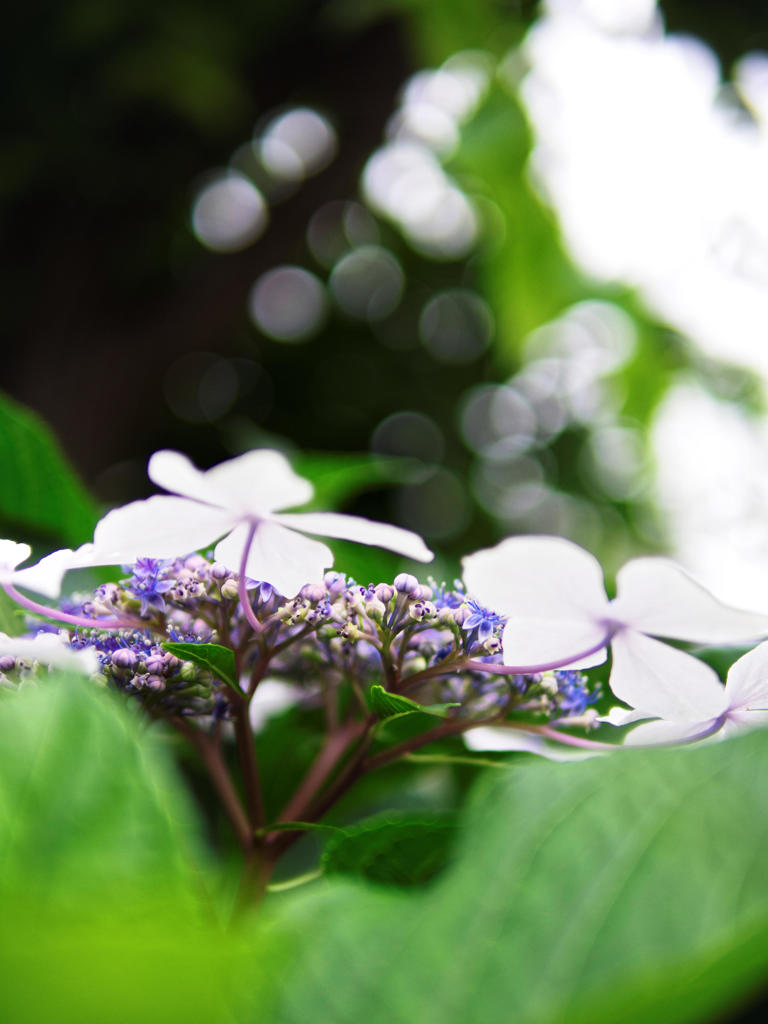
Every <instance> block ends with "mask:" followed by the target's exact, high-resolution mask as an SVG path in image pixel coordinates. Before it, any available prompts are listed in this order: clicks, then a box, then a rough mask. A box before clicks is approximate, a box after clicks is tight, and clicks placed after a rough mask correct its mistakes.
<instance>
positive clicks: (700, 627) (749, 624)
mask: <svg viewBox="0 0 768 1024" xmlns="http://www.w3.org/2000/svg"><path fill="white" fill-rule="evenodd" d="M616 583H617V589H618V597H617V598H616V600H615V601H614V602H613V607H612V611H613V614H614V615H615V617H616V618H617V619H618V620H619V621H620V622H624V623H626V624H627V625H629V626H632V628H633V629H638V630H640V631H641V632H643V633H650V634H652V635H653V636H667V637H674V638H675V639H677V640H690V641H692V642H694V643H703V644H720V643H723V644H728V643H740V642H742V641H747V640H754V639H755V638H757V637H760V636H765V635H766V634H767V633H768V616H766V615H760V614H758V613H757V612H749V611H743V610H741V609H739V608H731V607H729V606H728V605H725V604H722V602H720V601H718V599H717V598H716V597H714V596H713V595H712V594H710V593H709V591H708V590H705V589H704V587H702V586H700V585H699V584H698V583H696V582H695V580H692V579H691V577H690V576H688V575H687V573H685V572H684V571H683V570H682V569H681V568H680V566H679V565H677V564H676V563H675V562H672V561H670V560H669V559H667V558H635V559H633V560H632V561H631V562H627V564H626V565H625V566H624V567H623V568H622V569H620V570H619V573H618V575H617V577H616Z"/></svg>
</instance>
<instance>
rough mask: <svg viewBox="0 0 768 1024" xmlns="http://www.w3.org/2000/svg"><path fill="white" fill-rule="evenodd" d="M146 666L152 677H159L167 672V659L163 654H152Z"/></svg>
mask: <svg viewBox="0 0 768 1024" xmlns="http://www.w3.org/2000/svg"><path fill="white" fill-rule="evenodd" d="M145 664H146V666H147V672H149V673H150V674H151V675H155V676H159V675H162V674H163V673H164V672H165V658H164V657H163V655H162V654H151V655H150V656H149V657H148V658H147V660H146V662H145Z"/></svg>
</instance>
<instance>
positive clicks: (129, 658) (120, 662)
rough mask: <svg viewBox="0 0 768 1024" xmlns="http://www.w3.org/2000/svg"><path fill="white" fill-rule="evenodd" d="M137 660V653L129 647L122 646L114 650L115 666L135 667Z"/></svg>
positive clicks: (112, 659) (113, 661)
mask: <svg viewBox="0 0 768 1024" xmlns="http://www.w3.org/2000/svg"><path fill="white" fill-rule="evenodd" d="M136 660H137V659H136V655H135V654H134V653H133V651H129V650H128V648H127V647H120V648H118V650H116V651H113V652H112V658H111V661H112V664H113V665H114V666H115V668H134V666H135V665H136Z"/></svg>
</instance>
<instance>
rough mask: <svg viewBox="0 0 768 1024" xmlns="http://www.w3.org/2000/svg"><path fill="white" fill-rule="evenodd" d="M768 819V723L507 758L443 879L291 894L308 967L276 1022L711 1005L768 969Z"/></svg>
mask: <svg viewBox="0 0 768 1024" xmlns="http://www.w3.org/2000/svg"><path fill="white" fill-rule="evenodd" d="M767 821H768V743H766V734H765V733H764V732H754V733H751V734H750V735H747V736H743V737H740V738H738V739H735V740H732V741H731V742H728V743H722V744H711V745H703V746H701V747H699V748H697V749H693V750H690V749H681V750H674V751H668V750H657V751H642V752H641V751H633V752H623V753H622V754H620V755H617V756H612V757H611V758H604V759H596V760H594V761H588V762H583V763H579V764H567V765H559V764H551V763H540V762H536V763H528V764H525V765H521V766H520V767H519V768H518V769H517V770H516V771H514V772H510V773H508V774H507V773H499V772H493V773H492V776H491V777H490V778H487V779H486V780H485V783H484V786H483V787H482V788H481V791H480V793H479V794H478V797H477V799H476V801H475V804H474V807H473V810H472V813H471V814H470V815H469V817H468V819H467V821H466V828H465V830H464V835H463V842H462V844H461V848H460V856H459V859H458V862H457V864H456V865H455V866H454V867H453V868H451V869H449V871H447V872H446V873H445V874H444V875H443V876H442V877H441V878H440V879H439V880H438V881H437V882H436V883H435V884H434V885H433V886H432V887H430V889H429V890H427V891H425V892H424V893H422V894H419V895H418V896H415V895H414V896H413V897H411V898H409V900H408V901H405V900H404V899H403V897H402V895H401V894H394V893H385V892H382V891H381V890H380V889H377V890H374V889H370V890H369V891H368V892H367V893H366V892H365V890H361V888H360V886H359V884H358V885H357V886H355V887H349V886H346V885H344V884H341V883H340V882H335V883H328V882H326V883H325V884H324V885H323V886H322V887H317V888H315V890H314V891H309V892H304V893H303V894H298V893H297V894H294V895H293V896H292V897H291V899H290V901H289V902H286V903H284V904H282V906H281V907H280V911H281V914H280V918H279V919H280V921H281V922H282V923H283V924H285V925H286V926H288V927H292V928H293V941H294V942H295V943H296V945H297V949H296V951H295V956H296V970H295V973H294V974H292V975H290V976H288V977H283V978H282V981H281V987H282V993H283V995H282V1000H281V1004H280V1008H279V1011H278V1010H276V1011H275V1014H274V1018H273V1019H274V1020H275V1021H276V1022H281V1024H287V1022H299V1021H302V1022H303V1021H305V1020H309V1019H314V1020H333V1021H334V1024H347V1022H349V1024H352V1022H358V1021H359V1020H360V1019H365V1020H366V1021H367V1022H368V1024H379V1022H382V1024H385V1022H386V1024H398V1022H403V1024H406V1022H407V1024H411V1022H412V1021H415V1020H418V1021H419V1024H467V1022H469V1021H488V1022H491V1021H508V1020H514V1021H515V1022H516V1024H528V1022H531V1024H532V1022H534V1021H535V1022H536V1024H562V1022H564V1021H567V1022H568V1024H602V1022H605V1024H608V1022H614V1021H617V1020H620V1021H622V1022H626V1024H640V1022H648V1024H650V1022H652V1021H654V1022H655V1021H658V1020H659V1019H663V1020H664V1021H665V1022H666V1024H674V1022H676V1021H689V1020H709V1019H712V1017H713V1015H714V1014H715V1013H716V1012H721V1011H722V1010H723V1008H724V1007H726V1006H728V1005H730V1004H732V1003H733V1002H734V1001H735V1000H736V999H739V998H743V997H744V994H745V993H746V992H749V991H750V990H751V989H753V988H754V987H755V986H757V985H758V984H759V983H760V981H761V980H762V979H763V978H764V976H765V970H766V967H768V873H766V872H765V870H764V864H765V858H766V856H768V826H766V822H767ZM320 929H321V930H322V936H323V938H322V942H316V941H313V939H312V938H311V936H313V935H316V934H317V933H318V931H319V930H320ZM305 937H309V938H305ZM457 950H461V956H457V955H456V951H457ZM446 963H450V965H451V969H450V970H446ZM383 978H386V979H387V981H386V998H385V999H383V998H382V979H383ZM425 978H439V979H440V982H439V984H435V985H428V986H427V985H425V984H424V979H425Z"/></svg>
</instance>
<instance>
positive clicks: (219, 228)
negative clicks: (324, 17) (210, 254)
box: [192, 171, 267, 252]
mask: <svg viewBox="0 0 768 1024" xmlns="http://www.w3.org/2000/svg"><path fill="white" fill-rule="evenodd" d="M266 226H267V204H266V203H265V201H264V198H263V196H262V194H261V192H259V190H258V189H257V188H256V186H255V185H254V184H253V183H252V182H250V181H248V179H247V178H245V177H244V176H243V175H242V174H237V173H235V172H232V171H228V172H227V173H226V174H224V175H221V176H220V177H218V178H217V179H215V180H214V181H212V182H210V184H208V185H206V186H205V188H203V189H202V190H201V191H200V192H199V193H198V195H197V198H196V199H195V202H194V205H193V207H192V230H193V231H194V233H195V235H196V237H197V239H198V240H199V241H200V242H202V244H203V245H205V246H207V247H208V248H209V249H213V250H214V251H216V252H238V251H239V250H240V249H245V248H246V247H247V246H249V245H251V244H252V243H253V242H255V241H256V239H257V238H258V237H259V236H260V235H261V234H262V232H263V231H264V228H265V227H266Z"/></svg>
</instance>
